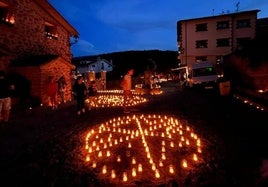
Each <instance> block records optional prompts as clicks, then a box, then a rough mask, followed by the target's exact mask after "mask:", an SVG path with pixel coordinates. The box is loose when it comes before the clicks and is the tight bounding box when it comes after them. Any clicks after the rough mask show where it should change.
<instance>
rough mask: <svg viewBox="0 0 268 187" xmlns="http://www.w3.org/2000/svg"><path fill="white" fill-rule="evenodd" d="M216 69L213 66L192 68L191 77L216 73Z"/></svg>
mask: <svg viewBox="0 0 268 187" xmlns="http://www.w3.org/2000/svg"><path fill="white" fill-rule="evenodd" d="M216 74H217V73H216V70H215V68H214V67H212V66H211V67H204V68H198V69H193V77H201V76H209V75H216Z"/></svg>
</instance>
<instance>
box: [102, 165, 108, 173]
mask: <svg viewBox="0 0 268 187" xmlns="http://www.w3.org/2000/svg"><path fill="white" fill-rule="evenodd" d="M106 173H107V166H106V165H104V166H103V167H102V174H106Z"/></svg>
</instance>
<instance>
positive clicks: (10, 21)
mask: <svg viewBox="0 0 268 187" xmlns="http://www.w3.org/2000/svg"><path fill="white" fill-rule="evenodd" d="M0 23H1V24H6V25H10V26H12V25H14V24H15V16H14V14H13V13H12V12H11V11H9V10H8V5H7V4H4V3H1V2H0Z"/></svg>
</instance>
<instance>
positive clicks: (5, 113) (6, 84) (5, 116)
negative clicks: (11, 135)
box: [0, 71, 15, 123]
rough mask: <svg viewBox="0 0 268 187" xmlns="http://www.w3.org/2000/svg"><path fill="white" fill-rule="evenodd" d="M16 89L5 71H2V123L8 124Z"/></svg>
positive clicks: (0, 105)
mask: <svg viewBox="0 0 268 187" xmlns="http://www.w3.org/2000/svg"><path fill="white" fill-rule="evenodd" d="M14 89H15V86H14V84H12V83H11V82H10V81H9V80H8V79H7V78H6V76H5V72H4V71H0V122H4V123H8V122H9V116H10V110H11V105H12V101H11V92H12V91H13V90H14Z"/></svg>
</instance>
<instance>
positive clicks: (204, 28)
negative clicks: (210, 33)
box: [195, 23, 208, 32]
mask: <svg viewBox="0 0 268 187" xmlns="http://www.w3.org/2000/svg"><path fill="white" fill-rule="evenodd" d="M207 30H208V24H207V23H202V24H196V28H195V31H196V32H199V31H207Z"/></svg>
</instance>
